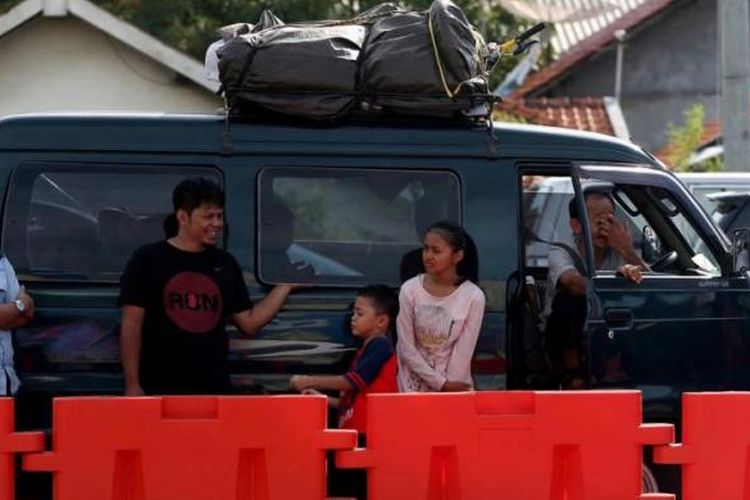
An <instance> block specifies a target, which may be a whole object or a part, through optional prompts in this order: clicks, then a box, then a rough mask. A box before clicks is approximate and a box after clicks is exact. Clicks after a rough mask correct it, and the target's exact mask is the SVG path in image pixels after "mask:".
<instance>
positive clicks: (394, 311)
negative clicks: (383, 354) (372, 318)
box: [357, 285, 398, 333]
mask: <svg viewBox="0 0 750 500" xmlns="http://www.w3.org/2000/svg"><path fill="white" fill-rule="evenodd" d="M357 297H365V298H368V299H370V301H371V302H372V307H373V308H374V309H375V311H376V312H377V313H378V314H387V315H388V333H393V332H394V331H395V330H396V317H397V316H398V296H397V295H396V293H395V292H394V291H393V290H391V289H390V288H389V287H388V286H386V285H368V286H366V287H363V288H360V289H359V291H358V292H357Z"/></svg>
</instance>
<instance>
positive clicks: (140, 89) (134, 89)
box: [0, 17, 221, 116]
mask: <svg viewBox="0 0 750 500" xmlns="http://www.w3.org/2000/svg"><path fill="white" fill-rule="evenodd" d="M220 107H221V101H220V100H219V99H218V98H216V97H215V96H214V95H213V94H212V93H211V92H210V91H208V90H206V89H204V88H201V87H199V86H198V85H195V84H194V83H191V82H189V81H187V80H185V79H183V78H180V77H179V76H178V75H176V74H175V73H174V72H172V71H171V70H169V69H168V68H166V67H165V66H163V65H161V64H159V63H158V62H156V61H154V60H152V59H149V58H147V57H146V56H144V55H142V54H140V53H138V52H136V51H134V50H132V49H130V48H129V47H127V46H126V45H124V44H122V43H120V42H118V41H117V40H115V39H113V38H111V37H109V36H107V35H106V34H105V33H104V32H101V31H99V30H97V29H96V28H94V27H93V26H91V25H89V24H87V23H84V22H83V21H80V20H78V19H76V18H72V17H67V18H51V19H50V18H41V17H37V18H35V19H33V20H32V21H30V22H28V23H27V24H25V25H22V26H20V27H18V28H17V29H15V30H13V31H12V32H10V33H8V34H7V35H5V36H3V37H0V116H4V115H9V114H16V113H26V112H41V111H82V110H94V111H169V112H209V113H214V112H215V111H216V110H217V109H218V108H220Z"/></svg>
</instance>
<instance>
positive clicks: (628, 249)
mask: <svg viewBox="0 0 750 500" xmlns="http://www.w3.org/2000/svg"><path fill="white" fill-rule="evenodd" d="M608 222H609V225H608V227H607V228H606V229H604V230H603V232H605V233H606V234H607V237H608V239H609V246H610V247H612V249H613V250H614V251H615V252H617V253H618V254H620V255H621V256H622V258H623V260H624V261H625V263H626V264H631V265H633V266H641V267H642V268H643V269H648V266H647V265H646V263H645V262H643V259H641V257H640V256H639V255H638V253H636V251H635V249H634V248H633V237H632V236H631V234H630V229H629V227H628V226H626V225H625V224H623V223H622V222H620V221H619V220H618V219H617V217H615V216H614V215H610V218H609V221H608Z"/></svg>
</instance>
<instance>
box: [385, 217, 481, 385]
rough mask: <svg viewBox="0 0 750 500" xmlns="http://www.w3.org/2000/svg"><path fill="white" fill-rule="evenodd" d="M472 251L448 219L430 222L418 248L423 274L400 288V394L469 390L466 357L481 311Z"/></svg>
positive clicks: (468, 241)
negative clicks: (422, 243)
mask: <svg viewBox="0 0 750 500" xmlns="http://www.w3.org/2000/svg"><path fill="white" fill-rule="evenodd" d="M476 260H477V257H476V249H475V248H474V246H473V243H472V242H471V239H470V238H469V236H468V235H467V234H466V232H465V231H464V230H463V229H462V228H461V227H459V226H456V225H454V224H451V223H449V222H438V223H436V224H433V225H432V226H430V228H429V229H428V230H427V234H426V235H425V239H424V246H423V248H422V263H423V264H424V268H425V273H424V274H419V275H417V276H415V277H414V278H412V279H410V280H408V281H407V282H405V283H404V284H403V285H402V286H401V292H400V294H399V302H400V310H399V314H398V319H397V321H396V326H397V330H398V343H397V346H396V350H397V352H398V366H399V371H398V387H399V391H401V392H414V391H422V392H424V391H444V392H448V391H465V390H470V389H472V388H473V383H472V379H471V358H472V356H473V355H474V347H475V346H476V343H477V338H478V337H479V330H480V328H481V326H482V317H483V315H484V293H483V292H482V290H481V289H480V288H479V287H478V286H477V285H476V284H475V283H476V281H477V274H478V273H477V268H478V266H477V262H476Z"/></svg>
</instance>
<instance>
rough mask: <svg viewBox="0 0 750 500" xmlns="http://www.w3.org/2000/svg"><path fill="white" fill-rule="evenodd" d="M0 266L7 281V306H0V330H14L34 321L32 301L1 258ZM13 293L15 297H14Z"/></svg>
mask: <svg viewBox="0 0 750 500" xmlns="http://www.w3.org/2000/svg"><path fill="white" fill-rule="evenodd" d="M0 265H2V266H3V267H4V270H5V274H6V279H7V287H8V290H7V293H9V294H10V296H9V297H8V299H10V300H8V303H7V304H1V305H0V328H2V329H3V330H14V329H16V328H20V327H22V326H26V325H28V324H29V323H31V321H33V319H34V299H33V298H31V295H29V294H28V293H26V287H24V286H20V285H19V283H18V278H17V277H16V271H15V269H13V266H12V265H11V263H10V261H9V260H8V259H7V258H6V257H2V259H1V260H0ZM14 292H17V293H15V296H14Z"/></svg>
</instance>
